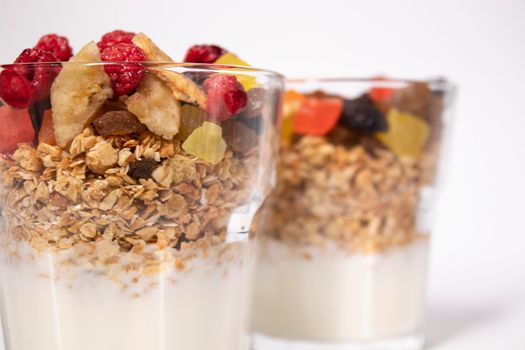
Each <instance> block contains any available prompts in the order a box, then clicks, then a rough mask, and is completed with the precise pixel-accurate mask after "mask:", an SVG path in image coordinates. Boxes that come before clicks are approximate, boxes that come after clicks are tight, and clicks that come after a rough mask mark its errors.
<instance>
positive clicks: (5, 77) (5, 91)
mask: <svg viewBox="0 0 525 350" xmlns="http://www.w3.org/2000/svg"><path fill="white" fill-rule="evenodd" d="M34 95H35V88H34V87H33V85H32V84H31V82H30V81H29V80H27V79H26V78H24V76H22V75H19V74H18V73H16V72H15V70H14V69H12V68H8V69H4V70H3V71H2V73H0V97H1V98H2V100H4V102H5V103H7V104H8V105H10V106H11V107H16V108H25V107H27V106H28V105H29V101H31V100H32V96H34Z"/></svg>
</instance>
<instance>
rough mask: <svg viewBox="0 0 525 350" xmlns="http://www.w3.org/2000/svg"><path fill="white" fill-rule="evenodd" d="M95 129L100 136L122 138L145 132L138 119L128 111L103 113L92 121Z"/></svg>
mask: <svg viewBox="0 0 525 350" xmlns="http://www.w3.org/2000/svg"><path fill="white" fill-rule="evenodd" d="M93 124H94V125H95V129H96V130H97V132H98V133H99V135H101V136H110V135H114V136H122V135H129V134H136V133H139V132H142V131H146V127H145V126H144V125H143V124H141V123H140V122H139V120H138V118H137V117H136V116H135V115H134V114H133V113H131V112H128V111H111V112H107V113H104V114H103V115H101V116H100V117H98V118H97V119H95V120H94V121H93Z"/></svg>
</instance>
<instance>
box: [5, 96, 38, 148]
mask: <svg viewBox="0 0 525 350" xmlns="http://www.w3.org/2000/svg"><path fill="white" fill-rule="evenodd" d="M0 123H2V125H3V127H2V128H0V154H2V153H12V152H13V151H14V150H16V148H17V145H18V144H19V143H23V142H28V143H29V142H33V140H34V138H35V130H34V129H33V125H32V124H31V118H30V117H29V113H28V112H27V110H25V109H15V108H12V107H9V106H5V105H4V106H1V107H0Z"/></svg>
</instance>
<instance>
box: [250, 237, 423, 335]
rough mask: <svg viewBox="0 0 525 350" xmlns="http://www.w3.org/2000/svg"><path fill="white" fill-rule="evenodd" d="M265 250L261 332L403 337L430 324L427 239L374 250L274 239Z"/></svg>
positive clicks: (257, 308)
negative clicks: (426, 317)
mask: <svg viewBox="0 0 525 350" xmlns="http://www.w3.org/2000/svg"><path fill="white" fill-rule="evenodd" d="M305 255H307V256H309V257H310V258H309V259H306V258H305ZM260 256H261V258H260V259H259V261H258V266H257V269H256V274H255V275H256V284H255V287H254V291H255V293H254V304H253V305H254V307H253V315H252V319H253V320H254V322H253V327H254V329H255V330H256V331H258V332H260V333H263V334H265V335H269V336H271V337H276V338H288V339H302V340H310V341H315V342H333V341H347V340H348V339H355V340H372V339H373V340H377V339H382V338H389V337H395V336H398V335H399V334H409V333H410V332H414V331H418V330H419V329H420V328H421V327H422V322H423V313H424V312H423V306H424V300H423V295H424V286H425V284H426V280H427V261H428V240H427V239H421V240H419V241H418V242H414V243H413V244H410V245H407V246H404V247H399V248H396V249H392V250H390V251H388V252H386V253H385V254H375V255H368V256H365V255H361V254H348V253H347V252H346V251H344V250H342V249H340V248H339V247H336V246H331V247H330V246H326V247H305V248H298V247H295V248H291V247H288V246H285V245H283V244H282V243H281V242H277V241H273V240H267V241H265V242H264V243H263V244H262V248H261V253H260Z"/></svg>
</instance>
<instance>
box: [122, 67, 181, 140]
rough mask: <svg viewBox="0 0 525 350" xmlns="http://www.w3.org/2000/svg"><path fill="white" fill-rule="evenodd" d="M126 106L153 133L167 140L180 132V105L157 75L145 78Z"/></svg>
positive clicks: (147, 75)
mask: <svg viewBox="0 0 525 350" xmlns="http://www.w3.org/2000/svg"><path fill="white" fill-rule="evenodd" d="M126 106H127V108H128V110H129V111H130V112H131V113H133V114H134V115H136V116H137V117H138V118H139V121H140V122H141V123H142V124H144V125H146V127H147V128H148V129H149V130H150V131H151V132H153V133H155V134H157V135H159V136H162V137H163V138H165V139H167V140H171V139H173V136H175V135H176V134H177V133H178V132H179V125H180V114H181V107H180V103H179V101H178V100H177V99H176V98H175V97H174V96H173V94H172V91H171V89H170V88H168V87H167V86H166V85H165V84H164V82H163V81H162V80H160V79H159V78H157V77H156V76H155V75H152V74H146V75H145V76H144V78H143V79H142V82H141V83H140V85H139V87H138V89H137V92H135V93H134V94H133V95H131V97H130V98H128V99H127V100H126Z"/></svg>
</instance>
